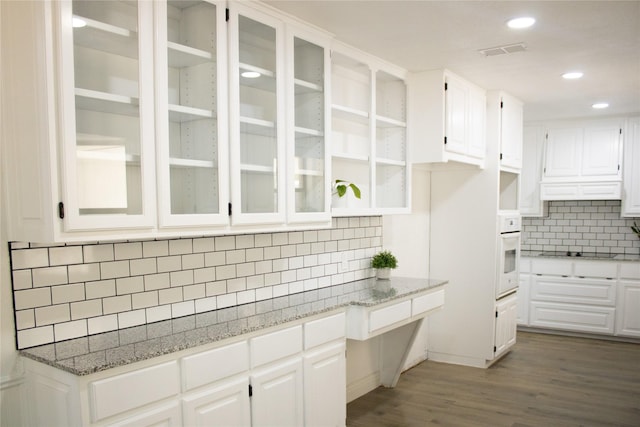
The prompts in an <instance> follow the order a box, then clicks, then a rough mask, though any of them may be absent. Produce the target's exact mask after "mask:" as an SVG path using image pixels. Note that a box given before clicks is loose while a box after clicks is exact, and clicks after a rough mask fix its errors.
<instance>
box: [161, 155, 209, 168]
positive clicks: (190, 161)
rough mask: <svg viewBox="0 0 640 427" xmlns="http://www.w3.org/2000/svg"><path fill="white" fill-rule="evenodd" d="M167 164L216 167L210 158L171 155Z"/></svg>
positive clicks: (178, 166)
mask: <svg viewBox="0 0 640 427" xmlns="http://www.w3.org/2000/svg"><path fill="white" fill-rule="evenodd" d="M169 166H171V167H177V168H206V169H213V168H215V167H216V165H215V163H214V162H213V161H211V160H193V159H181V158H178V157H171V158H170V159H169Z"/></svg>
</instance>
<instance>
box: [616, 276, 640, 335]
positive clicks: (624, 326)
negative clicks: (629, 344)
mask: <svg viewBox="0 0 640 427" xmlns="http://www.w3.org/2000/svg"><path fill="white" fill-rule="evenodd" d="M616 335H620V336H626V337H640V281H628V280H621V281H620V282H619V283H618V305H617V313H616Z"/></svg>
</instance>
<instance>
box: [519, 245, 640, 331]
mask: <svg viewBox="0 0 640 427" xmlns="http://www.w3.org/2000/svg"><path fill="white" fill-rule="evenodd" d="M563 255H564V254H557V255H556V256H555V257H549V255H544V254H542V255H540V254H539V253H534V252H532V253H528V254H527V257H523V258H522V260H521V264H520V290H519V291H518V292H519V295H520V298H519V301H518V325H519V326H522V327H530V328H542V329H551V330H559V331H567V332H578V333H589V334H601V335H609V336H615V337H621V338H624V337H629V338H639V337H640V261H638V260H637V259H636V260H635V261H634V260H627V261H625V260H622V261H616V259H615V258H614V257H612V259H611V260H597V259H593V257H589V254H585V255H584V258H586V259H575V257H571V258H570V257H567V256H564V257H563ZM620 257H623V258H624V255H621V256H620ZM589 258H592V259H589ZM631 258H633V257H631ZM635 258H637V256H636V257H635Z"/></svg>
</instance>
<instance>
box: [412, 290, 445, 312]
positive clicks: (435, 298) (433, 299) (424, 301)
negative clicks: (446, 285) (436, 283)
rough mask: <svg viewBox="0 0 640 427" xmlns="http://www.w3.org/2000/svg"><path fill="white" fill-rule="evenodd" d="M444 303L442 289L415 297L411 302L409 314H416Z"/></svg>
mask: <svg viewBox="0 0 640 427" xmlns="http://www.w3.org/2000/svg"><path fill="white" fill-rule="evenodd" d="M443 305H444V289H443V290H440V291H437V292H433V293H430V294H427V295H423V296H421V297H416V298H414V299H413V300H412V302H411V315H412V316H417V315H419V314H422V313H426V312H427V311H431V310H433V309H435V308H438V307H442V306H443Z"/></svg>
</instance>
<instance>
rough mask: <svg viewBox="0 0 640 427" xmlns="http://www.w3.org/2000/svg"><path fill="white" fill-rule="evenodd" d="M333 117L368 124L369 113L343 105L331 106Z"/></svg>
mask: <svg viewBox="0 0 640 427" xmlns="http://www.w3.org/2000/svg"><path fill="white" fill-rule="evenodd" d="M331 109H332V110H333V116H334V117H336V118H339V119H344V120H350V121H355V122H359V123H363V124H368V123H369V113H368V112H366V111H364V110H357V109H355V108H351V107H347V106H345V105H338V104H333V105H332V106H331Z"/></svg>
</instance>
